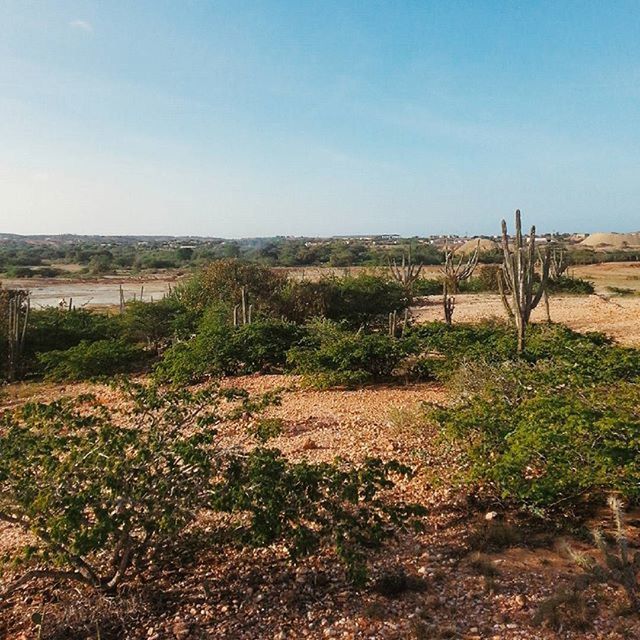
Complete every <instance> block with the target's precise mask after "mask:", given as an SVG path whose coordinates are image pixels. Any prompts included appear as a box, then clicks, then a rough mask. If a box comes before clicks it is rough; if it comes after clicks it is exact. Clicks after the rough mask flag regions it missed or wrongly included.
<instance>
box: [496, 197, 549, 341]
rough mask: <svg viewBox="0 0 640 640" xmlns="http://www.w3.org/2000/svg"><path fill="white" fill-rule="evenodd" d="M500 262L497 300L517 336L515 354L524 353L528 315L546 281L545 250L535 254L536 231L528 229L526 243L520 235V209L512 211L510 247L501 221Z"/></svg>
mask: <svg viewBox="0 0 640 640" xmlns="http://www.w3.org/2000/svg"><path fill="white" fill-rule="evenodd" d="M502 252H503V263H502V269H501V271H500V274H499V277H498V287H499V289H500V297H501V298H502V303H503V304H504V308H505V309H506V311H507V315H508V316H509V319H510V320H511V321H512V322H513V323H514V324H515V326H516V331H517V334H518V353H522V352H523V351H524V346H525V334H526V330H527V325H528V324H529V319H530V317H531V312H532V311H533V310H534V309H535V308H536V307H537V306H538V303H539V302H540V300H541V298H542V296H543V294H544V292H545V290H546V288H547V281H548V279H549V262H550V253H549V247H547V248H546V250H545V251H544V252H538V253H537V254H536V228H535V226H533V227H531V231H530V232H529V240H528V242H527V241H526V240H525V238H524V237H523V235H522V220H521V218H520V209H518V210H517V211H516V235H515V238H514V241H513V247H511V246H510V245H509V235H508V234H507V223H506V221H505V220H503V221H502ZM538 260H539V261H540V265H541V274H540V278H539V279H538V278H537V274H536V262H537V261H538Z"/></svg>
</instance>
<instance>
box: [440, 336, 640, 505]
mask: <svg viewBox="0 0 640 640" xmlns="http://www.w3.org/2000/svg"><path fill="white" fill-rule="evenodd" d="M608 349H609V350H611V351H614V352H615V348H612V347H608ZM633 359H634V360H636V362H635V364H634V366H633V367H631V368H630V367H628V366H627V365H628V363H627V364H625V363H622V364H621V366H619V365H620V363H619V362H617V359H616V357H615V355H614V354H611V355H610V356H609V362H608V363H605V365H604V369H603V370H602V371H600V370H598V368H597V367H598V362H599V360H598V358H597V357H596V358H593V360H591V359H590V362H589V365H588V366H586V367H585V365H584V363H580V362H578V363H577V366H576V367H574V366H573V365H572V364H571V363H569V362H567V363H563V362H560V363H556V362H554V361H541V362H539V363H537V364H535V365H531V364H528V363H524V362H521V363H511V364H503V365H494V366H488V367H485V369H484V373H483V372H482V368H481V367H477V368H476V369H475V370H474V371H472V372H471V373H470V375H468V377H470V378H472V379H473V385H472V386H471V388H468V394H470V395H467V397H466V398H465V399H463V400H462V401H461V402H460V403H459V404H457V405H456V406H453V407H448V408H440V409H436V410H435V411H434V413H433V415H434V417H435V419H436V420H437V421H438V422H439V423H440V425H441V426H442V427H443V428H444V429H445V432H446V433H448V434H449V435H451V436H453V437H454V438H455V439H456V440H458V441H459V442H460V443H461V444H462V445H463V447H464V448H465V449H466V452H467V455H468V457H469V460H470V463H471V470H472V472H471V473H472V477H473V478H475V479H476V480H479V481H481V482H483V483H487V482H488V483H489V485H490V486H493V487H494V488H495V490H496V491H497V493H499V494H500V496H502V497H503V498H508V499H512V500H513V501H515V502H516V503H518V504H520V505H522V506H524V507H526V508H530V509H532V510H534V511H536V510H537V511H539V510H549V509H551V510H553V509H560V508H567V509H568V508H571V507H573V506H575V505H576V504H578V503H579V502H580V501H581V500H585V499H588V498H594V499H596V500H597V499H599V498H600V497H601V496H602V495H604V494H605V493H608V492H610V491H617V492H619V493H620V494H621V495H623V496H625V497H627V498H629V499H630V500H634V501H637V500H638V499H639V498H640V438H639V437H638V434H639V433H640V413H639V412H638V406H640V390H639V388H638V386H637V384H634V383H632V382H626V381H624V380H625V378H626V376H627V373H630V371H631V369H633V371H634V375H635V377H636V379H637V376H638V374H639V370H638V369H637V354H635V356H634V358H633ZM592 365H593V367H595V368H592Z"/></svg>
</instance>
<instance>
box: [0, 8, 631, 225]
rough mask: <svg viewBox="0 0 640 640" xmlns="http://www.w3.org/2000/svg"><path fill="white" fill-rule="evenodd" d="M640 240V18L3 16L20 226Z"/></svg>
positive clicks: (8, 192)
mask: <svg viewBox="0 0 640 640" xmlns="http://www.w3.org/2000/svg"><path fill="white" fill-rule="evenodd" d="M516 207H520V208H521V209H522V210H523V215H524V217H525V222H526V223H529V222H536V223H537V224H538V228H539V229H540V230H541V231H571V230H582V231H596V230H619V231H631V230H638V229H640V4H639V3H638V2H637V1H632V2H617V1H615V0H610V1H607V2H604V1H602V0H598V1H597V2H587V1H580V2H571V1H569V0H561V1H558V0H553V1H551V2H535V1H533V0H532V1H522V2H515V1H508V0H504V1H502V2H492V1H489V0H484V1H483V0H473V1H469V2H463V1H460V0H455V1H453V0H451V1H450V0H439V1H438V2H429V1H427V0H416V1H409V0H405V1H401V0H396V1H388V2H377V1H375V0H360V1H358V2H356V1H351V2H349V1H347V0H342V1H336V2H331V1H326V0H313V1H311V0H309V1H305V0H291V1H285V0H281V1H279V0H270V1H264V2H259V1H254V2H245V1H243V0H230V1H228V2H227V1H220V0H199V1H197V2H196V1H189V0H173V1H172V2H168V1H165V0H129V1H128V2H124V1H121V0H108V1H107V0H100V1H95V2H85V1H67V0H55V1H53V0H51V1H46V0H35V1H29V0H0V232H2V231H4V232H15V233H64V232H71V233H119V234H143V233H144V234H179V235H214V236H260V235H276V234H285V235H333V234H348V233H386V232H388V233H400V234H406V235H410V234H420V235H427V234H432V233H465V232H467V233H494V232H497V231H498V229H499V226H498V224H499V220H500V218H501V217H503V216H507V217H509V216H511V214H512V212H513V210H514V209H515V208H516Z"/></svg>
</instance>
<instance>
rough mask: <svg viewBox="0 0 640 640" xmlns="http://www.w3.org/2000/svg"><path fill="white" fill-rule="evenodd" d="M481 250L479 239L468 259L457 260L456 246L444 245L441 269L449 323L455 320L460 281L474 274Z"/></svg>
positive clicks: (443, 300) (445, 307)
mask: <svg viewBox="0 0 640 640" xmlns="http://www.w3.org/2000/svg"><path fill="white" fill-rule="evenodd" d="M479 251H480V240H478V245H477V246H476V249H475V251H474V252H473V253H472V254H471V255H470V256H469V257H468V258H467V259H466V260H465V258H464V256H460V259H459V260H458V261H456V260H455V248H449V245H448V244H445V246H444V266H443V267H442V269H440V271H441V272H442V306H443V308H444V319H445V321H446V323H447V324H451V322H452V320H453V309H454V308H455V304H456V299H455V298H454V297H453V296H454V294H456V293H458V289H459V287H460V283H461V282H462V281H463V280H467V279H468V278H470V277H471V276H472V275H473V272H474V270H475V268H476V266H477V265H478V253H479Z"/></svg>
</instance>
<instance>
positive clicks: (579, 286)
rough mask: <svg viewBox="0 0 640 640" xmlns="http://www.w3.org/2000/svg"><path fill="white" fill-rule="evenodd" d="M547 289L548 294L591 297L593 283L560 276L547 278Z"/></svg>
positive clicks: (593, 289)
mask: <svg viewBox="0 0 640 640" xmlns="http://www.w3.org/2000/svg"><path fill="white" fill-rule="evenodd" d="M547 288H548V291H549V293H574V294H577V295H591V294H592V293H594V292H595V288H594V286H593V282H590V281H589V280H583V279H582V278H571V277H569V276H560V277H559V278H549V281H548V284H547Z"/></svg>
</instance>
